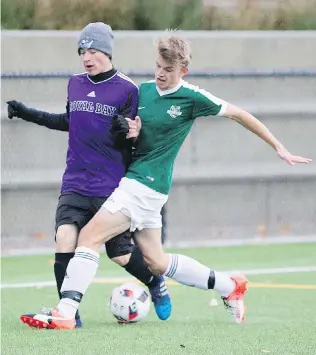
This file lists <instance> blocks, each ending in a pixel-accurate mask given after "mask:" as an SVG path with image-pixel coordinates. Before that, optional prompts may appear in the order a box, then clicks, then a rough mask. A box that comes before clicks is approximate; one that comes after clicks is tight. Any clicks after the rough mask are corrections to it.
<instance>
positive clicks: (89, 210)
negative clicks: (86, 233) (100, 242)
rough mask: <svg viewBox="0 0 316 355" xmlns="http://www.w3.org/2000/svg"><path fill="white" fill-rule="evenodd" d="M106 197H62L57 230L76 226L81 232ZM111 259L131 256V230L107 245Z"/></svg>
mask: <svg viewBox="0 0 316 355" xmlns="http://www.w3.org/2000/svg"><path fill="white" fill-rule="evenodd" d="M106 199H107V198H106V197H88V196H83V195H79V194H77V193H75V192H68V193H64V194H62V195H60V197H59V201H58V206H57V210H56V219H55V221H56V223H55V230H56V231H57V229H58V227H60V226H62V225H64V224H75V225H76V226H77V227H78V229H79V231H80V230H81V229H82V228H83V227H84V226H85V225H86V224H87V223H88V222H89V221H90V220H91V219H92V217H93V216H94V215H95V214H96V213H97V212H98V210H99V209H100V208H101V206H102V205H103V203H104V202H105V201H106ZM105 249H106V252H107V255H108V256H109V258H114V257H116V256H122V255H126V254H129V253H131V252H132V251H133V249H134V244H133V243H132V235H131V232H130V231H129V230H127V231H125V232H124V233H122V234H120V235H118V236H117V237H115V238H113V239H111V240H109V241H108V242H106V243H105Z"/></svg>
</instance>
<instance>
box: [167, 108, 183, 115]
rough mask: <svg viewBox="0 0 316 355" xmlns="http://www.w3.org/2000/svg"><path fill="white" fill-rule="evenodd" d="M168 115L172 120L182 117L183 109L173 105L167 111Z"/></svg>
mask: <svg viewBox="0 0 316 355" xmlns="http://www.w3.org/2000/svg"><path fill="white" fill-rule="evenodd" d="M167 113H168V114H169V116H170V117H171V118H177V117H179V116H181V115H182V112H181V107H180V106H175V105H172V106H171V107H170V108H169V110H168V111H167Z"/></svg>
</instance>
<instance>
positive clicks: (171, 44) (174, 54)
mask: <svg viewBox="0 0 316 355" xmlns="http://www.w3.org/2000/svg"><path fill="white" fill-rule="evenodd" d="M167 32H168V34H167V35H166V36H164V37H160V38H158V40H156V43H155V44H156V47H157V50H158V53H159V55H160V56H161V57H162V58H163V59H164V60H165V61H166V62H168V63H170V64H175V63H179V64H180V65H181V66H182V67H184V68H186V67H188V65H189V64H190V62H191V58H192V55H191V47H190V44H189V43H188V42H187V41H186V40H185V39H184V38H182V37H180V36H178V35H175V34H174V32H175V31H174V30H167Z"/></svg>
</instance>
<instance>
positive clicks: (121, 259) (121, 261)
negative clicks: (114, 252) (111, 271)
mask: <svg viewBox="0 0 316 355" xmlns="http://www.w3.org/2000/svg"><path fill="white" fill-rule="evenodd" d="M130 258H131V254H127V255H121V256H115V257H114V258H111V260H112V261H114V262H115V263H116V264H118V265H120V266H125V265H127V264H128V262H129V260H130Z"/></svg>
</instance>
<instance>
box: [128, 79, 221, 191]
mask: <svg viewBox="0 0 316 355" xmlns="http://www.w3.org/2000/svg"><path fill="white" fill-rule="evenodd" d="M225 109H226V102H225V101H223V100H221V99H219V98H217V97H215V96H213V95H212V94H210V93H209V92H207V91H205V90H202V89H199V87H197V86H194V85H191V84H189V83H187V82H186V81H184V80H181V82H180V83H179V85H178V86H177V87H175V88H173V89H170V90H165V91H161V90H160V89H159V88H158V87H157V86H156V83H155V81H154V80H153V81H149V82H145V83H142V84H141V85H140V88H139V104H138V113H137V114H138V115H139V116H140V118H141V121H142V129H141V131H140V135H139V137H138V140H137V144H136V147H135V151H134V155H133V160H132V164H131V165H130V167H129V169H128V172H127V174H126V177H128V178H130V179H135V180H137V181H139V182H140V183H142V184H144V185H146V186H148V187H149V188H151V189H153V190H155V191H157V192H160V193H162V194H166V195H167V194H168V192H169V190H170V187H171V183H172V172H173V165H174V161H175V158H176V156H177V154H178V152H179V150H180V148H181V145H182V143H183V142H184V140H185V138H186V136H187V135H188V133H189V132H190V129H191V127H192V125H193V123H194V120H195V119H196V118H198V117H202V116H210V115H212V116H216V115H222V114H224V112H225Z"/></svg>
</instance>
